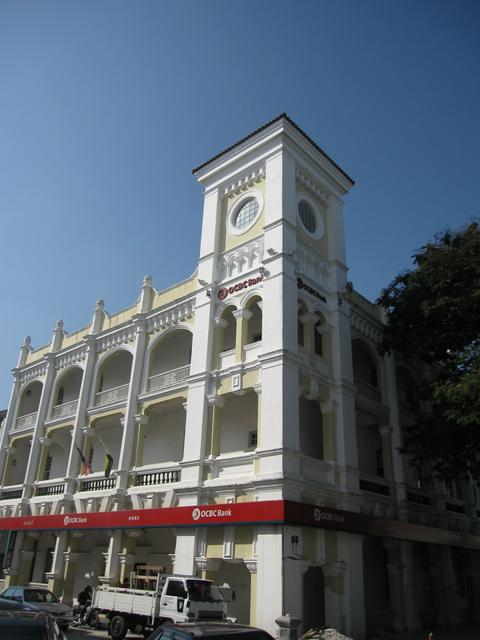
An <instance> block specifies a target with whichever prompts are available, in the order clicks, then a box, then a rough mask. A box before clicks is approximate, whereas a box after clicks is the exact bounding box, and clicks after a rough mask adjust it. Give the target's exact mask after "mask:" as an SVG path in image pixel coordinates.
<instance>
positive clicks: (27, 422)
mask: <svg viewBox="0 0 480 640" xmlns="http://www.w3.org/2000/svg"><path fill="white" fill-rule="evenodd" d="M37 415H38V411H34V412H33V413H27V415H25V416H19V417H18V418H17V425H16V428H17V429H30V428H32V427H34V426H35V423H36V422H37Z"/></svg>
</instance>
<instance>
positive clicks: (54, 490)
mask: <svg viewBox="0 0 480 640" xmlns="http://www.w3.org/2000/svg"><path fill="white" fill-rule="evenodd" d="M63 493H65V483H64V482H62V483H60V484H49V485H47V486H44V487H37V489H36V491H35V495H37V496H59V495H62V494H63Z"/></svg>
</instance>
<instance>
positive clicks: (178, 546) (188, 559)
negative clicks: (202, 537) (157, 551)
mask: <svg viewBox="0 0 480 640" xmlns="http://www.w3.org/2000/svg"><path fill="white" fill-rule="evenodd" d="M196 533H197V529H196V527H195V528H188V529H177V538H176V542H175V559H174V566H173V572H174V573H179V574H182V575H186V576H191V575H195V571H196V565H195V549H196Z"/></svg>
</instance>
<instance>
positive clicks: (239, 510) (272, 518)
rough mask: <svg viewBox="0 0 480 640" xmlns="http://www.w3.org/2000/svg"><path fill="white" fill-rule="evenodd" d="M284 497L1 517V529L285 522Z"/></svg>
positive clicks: (122, 527)
mask: <svg viewBox="0 0 480 640" xmlns="http://www.w3.org/2000/svg"><path fill="white" fill-rule="evenodd" d="M284 511H285V510H284V502H283V500H272V501H267V502H236V503H232V504H230V503H228V504H220V505H217V504H206V505H198V506H191V507H173V508H168V509H131V510H128V511H110V512H96V513H65V514H60V515H51V516H16V517H12V518H0V531H24V530H26V529H35V530H41V529H44V530H48V529H56V530H59V531H62V530H65V529H126V528H131V527H138V528H142V529H143V528H146V527H188V526H199V525H202V526H203V525H221V524H224V525H225V524H251V523H262V522H264V523H283V522H284V519H285V515H284Z"/></svg>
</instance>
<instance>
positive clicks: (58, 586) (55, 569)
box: [47, 531, 69, 596]
mask: <svg viewBox="0 0 480 640" xmlns="http://www.w3.org/2000/svg"><path fill="white" fill-rule="evenodd" d="M68 537H69V532H68V531H60V533H59V534H58V536H57V540H56V543H55V550H54V552H53V561H52V566H51V571H50V573H48V574H47V583H48V588H49V589H50V591H53V593H54V594H55V595H56V596H60V595H61V593H62V591H63V576H64V571H65V552H66V550H67V544H68Z"/></svg>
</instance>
